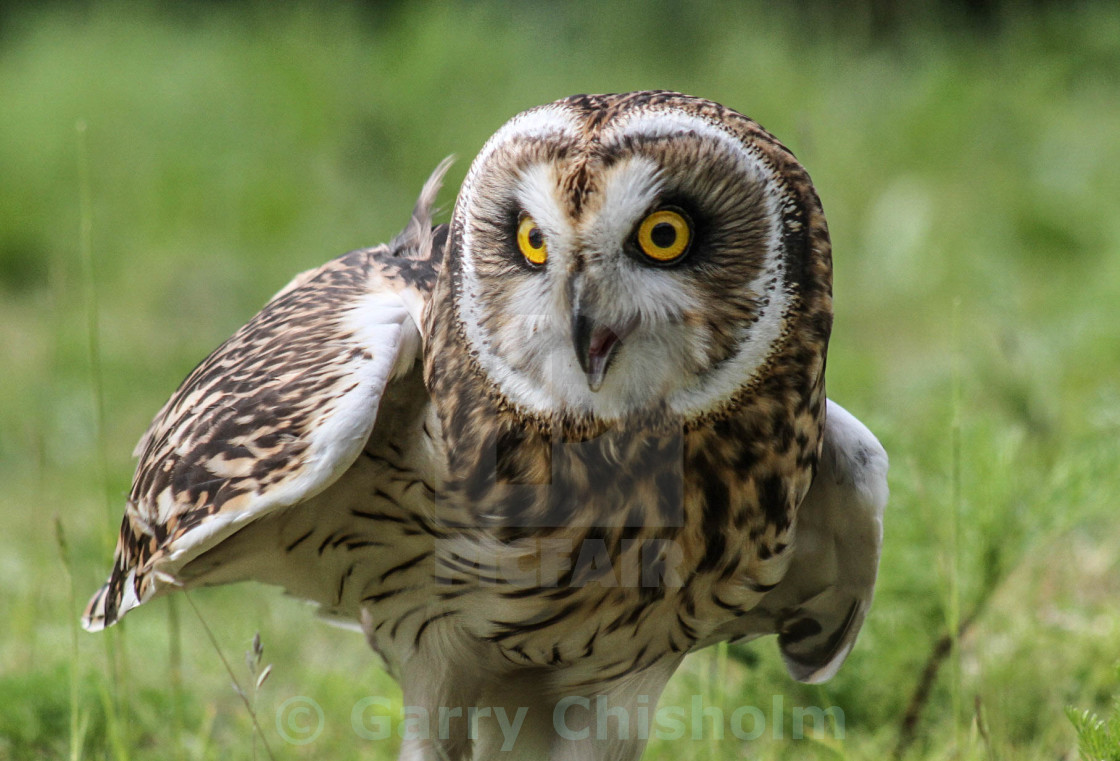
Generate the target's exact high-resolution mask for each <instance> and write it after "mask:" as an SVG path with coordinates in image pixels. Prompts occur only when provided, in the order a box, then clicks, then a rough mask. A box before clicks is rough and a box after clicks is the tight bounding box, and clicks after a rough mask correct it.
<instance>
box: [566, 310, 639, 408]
mask: <svg viewBox="0 0 1120 761" xmlns="http://www.w3.org/2000/svg"><path fill="white" fill-rule="evenodd" d="M632 329H633V326H632V325H628V326H624V327H622V328H611V327H610V326H607V325H604V324H603V323H601V322H596V321H595V320H593V319H591V318H590V317H588V316H586V315H584V314H580V313H579V312H578V311H577V312H576V313H575V314H574V315H572V346H573V347H574V348H575V350H576V359H578V360H579V366H580V368H582V369H583V372H584V373H585V374H586V375H587V386H588V388H590V389H591V390H592V391H598V390H599V389H600V388H602V387H603V379H604V378H606V376H607V371H608V370H609V369H610V366H611V360H612V359H614V357H615V355H616V354H617V351H616V350H617V349H618V346H619V344H621V343H622V341H623V339H625V338H626V336H627V335H629V334H630V331H631V330H632Z"/></svg>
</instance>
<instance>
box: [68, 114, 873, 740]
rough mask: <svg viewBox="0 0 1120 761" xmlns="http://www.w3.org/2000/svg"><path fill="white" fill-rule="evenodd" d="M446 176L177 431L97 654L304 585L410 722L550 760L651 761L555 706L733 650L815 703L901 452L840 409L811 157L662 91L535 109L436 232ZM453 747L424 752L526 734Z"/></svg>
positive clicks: (151, 449)
mask: <svg viewBox="0 0 1120 761" xmlns="http://www.w3.org/2000/svg"><path fill="white" fill-rule="evenodd" d="M445 168H446V166H445V165H443V166H441V167H440V168H439V169H438V170H437V171H436V173H435V174H434V175H433V177H432V179H431V180H429V182H428V184H427V185H426V186H425V189H424V191H423V193H422V194H421V198H420V201H419V203H418V204H417V208H416V211H415V213H414V215H413V219H412V221H411V222H410V224H409V226H408V228H407V229H406V231H405V232H404V233H402V234H401V235H400V236H398V237H397V238H396V239H395V240H394V241H393V242H392V243H391V244H389V245H388V246H381V247H379V248H375V249H368V250H362V251H355V252H351V253H349V254H346V255H344V256H342V257H340V258H338V259H336V260H334V261H332V262H329V263H328V264H326V265H324V266H323V267H321V268H319V269H318V270H314V271H312V272H309V273H304V274H303V275H301V276H299V277H297V278H296V280H295V281H293V282H292V284H290V285H289V286H288V287H287V288H285V289H284V290H283V291H281V292H280V293H279V294H277V296H276V297H274V298H273V299H272V301H270V302H269V303H268V304H267V305H266V306H265V308H264V309H263V310H262V311H261V313H259V314H258V315H257V316H256V317H254V318H253V320H252V321H250V322H249V323H248V324H247V325H246V326H245V327H244V328H242V329H241V330H240V331H238V332H237V333H236V334H235V335H234V336H233V337H232V338H231V339H230V340H229V341H227V342H226V343H225V344H223V345H222V346H221V347H220V348H219V349H218V350H217V351H215V353H214V354H212V355H211V356H210V357H209V358H208V359H207V360H206V361H204V362H203V363H202V364H201V365H199V367H198V368H196V369H195V371H194V372H193V373H192V374H191V375H190V376H189V377H188V378H187V380H186V381H185V382H184V383H183V385H182V386H181V387H180V388H179V390H178V391H177V392H176V393H175V395H174V396H173V397H172V399H171V401H169V402H168V404H167V405H166V406H165V407H164V409H163V410H162V411H161V412H160V413H159V415H157V417H156V420H155V421H154V422H153V424H152V427H151V429H150V430H149V431H148V433H147V434H146V435H145V437H144V438H143V440H142V441H141V443H140V445H139V446H138V448H137V453H138V454H139V456H140V464H139V466H138V468H137V473H136V478H135V481H134V485H133V489H132V492H131V494H130V498H129V504H128V508H127V511H126V514H125V519H124V522H123V524H122V528H121V539H120V543H119V546H118V551H117V564H116V566H115V568H114V570H113V574H112V575H111V577H110V579H109V582H108V583H107V584H106V586H105V587H103V588H102V590H101V591H100V592H99V593H98V594H97V595H95V597H94V599H93V600H92V601H91V603H90V607H89V609H88V610H87V614H86V619H85V623H86V626H87V628H90V629H99V628H102V627H103V626H106V625H109V624H112V623H113V622H114V621H116V620H117V619H118V618H119V617H120V615H122V614H123V613H124V612H126V611H127V610H128V609H130V608H131V607H135V606H136V605H138V604H140V603H141V602H144V601H146V600H147V599H149V598H151V597H152V596H154V595H156V594H159V593H160V592H162V591H164V590H166V589H170V588H173V587H175V586H180V585H187V586H190V585H198V584H214V583H224V582H229V581H236V580H241V579H256V580H259V581H264V582H267V583H273V584H279V585H282V586H284V587H285V588H286V589H287V590H288V591H289V592H291V593H292V594H296V595H299V596H301V597H305V598H307V599H310V600H313V601H315V602H317V603H319V604H320V606H321V607H322V608H323V610H324V611H325V612H327V613H329V614H331V615H334V616H339V617H343V618H348V619H351V620H355V619H356V620H358V621H360V623H361V626H362V628H363V630H364V631H365V633H366V636H367V639H368V640H369V642H370V644H371V646H372V647H373V648H374V649H375V650H376V651H377V652H378V653H380V654H381V655H382V656H383V657H384V659H385V660H386V662H387V663H388V665H389V667H390V668H391V669H392V671H393V673H394V674H395V675H396V676H397V677H398V679H399V680H400V681H401V683H402V687H403V689H404V693H405V695H404V698H405V703H406V704H407V705H418V706H424V707H427V708H428V709H429V710H430V711H431V712H432V714H433V715H435V714H436V713H437V711H438V710H439V709H440V708H441V707H443V708H445V709H454V708H456V707H459V708H461V707H465V706H507V707H509V709H510V711H511V713H510V715H513V714H514V712H515V711H516V709H517V708H518V707H525V708H527V709H528V711H527V718H526V720H525V729H524V730H523V731H522V732H521V736H520V737H519V738H518V740H517V744H516V747H515V749H514V755H512V756H510V757H517V758H526V759H528V758H545V757H549V758H557V759H560V758H564V759H633V758H637V757H638V755H640V753H641V750H642V747H643V742H642V741H639V740H635V739H631V738H630V737H623V736H621V733H618V732H615V733H614V734H613V735H611V736H597V733H595V732H592V733H591V736H590V737H587V738H583V739H573V738H572V737H569V736H568V735H566V734H564V733H559V732H557V729H556V726H555V725H554V723H553V720H554V713H553V712H554V709H555V708H556V706H557V705H558V704H561V705H562V701H563V700H564V699H565V698H569V697H572V696H595V695H603V696H607V697H609V698H610V700H611V705H612V706H619V707H623V708H624V709H634V708H636V707H637V706H638V705H639V704H642V705H646V704H648V702H646V703H643V702H642V701H651V700H652V701H656V698H657V696H658V695H659V693H660V691H661V689H662V688H663V687H664V684H665V682H666V681H667V680H668V678H669V677H670V676H671V675H672V673H673V671H674V670H675V669H676V667H677V666H678V665H679V663H680V661H681V659H682V658H683V657H684V656H685V655H686V654H687V653H689V652H691V651H694V650H696V649H698V648H700V647H703V646H706V645H708V644H711V643H714V642H718V641H721V640H726V639H744V638H751V637H756V636H761V635H764V634H770V633H774V634H777V635H778V643H779V646H780V647H781V649H782V652H783V656H784V657H785V659H786V663H787V665H788V666H789V670H790V673H791V674H792V675H793V676H794V677H796V678H798V679H801V680H804V681H819V680H822V679H826V678H828V677H830V676H831V675H832V674H833V673H834V672H835V670H836V669H837V668H838V667H839V665H840V663H841V662H842V661H843V660H844V658H845V657H846V656H847V653H848V652H849V650H850V649H851V646H852V644H853V643H854V641H855V637H856V634H857V633H858V631H859V628H860V625H861V624H862V622H863V618H864V616H865V615H866V612H867V609H868V607H869V605H870V601H871V594H872V590H873V588H874V581H875V572H876V568H877V565H878V553H879V543H880V539H881V513H882V509H883V505H884V504H885V501H886V455H885V454H884V452H883V450H882V448H881V447H880V446H879V444H878V442H877V441H876V440H875V437H874V436H872V435H871V434H870V433H869V432H868V431H867V429H866V428H864V427H863V426H862V425H861V424H860V423H859V422H858V421H856V420H855V419H854V418H853V417H851V416H850V415H848V414H847V413H846V412H845V411H843V410H842V409H840V408H839V407H837V406H836V405H834V404H833V403H831V402H829V401H828V400H827V399H826V397H825V384H824V367H825V355H826V351H827V344H828V337H829V331H830V327H831V321H832V295H831V247H830V243H829V238H828V231H827V226H826V223H825V220H824V215H823V212H822V210H821V206H820V202H819V200H818V199H817V196H816V193H815V192H814V190H813V187H812V184H811V182H810V180H809V177H808V175H807V174H806V173H805V171H804V170H803V169H802V168H801V166H800V164H798V163H797V161H796V159H794V157H793V155H792V154H791V153H790V152H789V151H788V150H786V149H785V148H784V147H783V146H782V145H781V144H780V143H779V142H777V140H775V139H774V138H773V137H772V136H771V135H769V134H768V133H767V132H765V131H764V130H763V129H762V128H761V127H759V126H758V125H757V124H756V123H754V122H753V121H751V120H750V119H747V118H746V117H744V116H742V115H740V114H738V113H736V112H734V111H732V110H730V109H727V108H724V107H723V106H720V105H718V104H715V103H712V102H710V101H704V100H701V99H697V98H691V97H688V96H684V95H680V94H676V93H667V92H640V93H628V94H624V95H603V96H573V97H572V98H568V99H566V100H563V101H558V102H557V103H554V104H549V105H546V106H541V107H539V108H536V109H531V110H529V111H527V112H525V113H523V114H520V115H518V116H517V117H515V118H514V119H513V120H511V121H510V122H509V123H508V124H506V125H505V126H504V127H503V128H502V129H501V130H499V132H498V133H496V134H495V136H494V137H493V138H491V140H490V141H489V142H487V144H486V146H485V147H484V148H483V149H482V151H481V152H480V154H479V156H478V157H477V158H476V159H475V161H474V163H473V164H472V167H471V169H470V171H469V172H468V175H467V177H466V179H465V181H464V183H463V187H462V189H461V191H460V193H459V197H458V200H457V202H456V206H455V211H454V213H453V216H452V220H451V223H450V226H445V225H441V226H438V227H435V228H433V227H432V226H431V221H430V213H431V212H430V209H431V204H432V201H433V198H434V195H435V192H436V189H437V188H438V184H439V181H440V178H441V177H442V174H443V171H444V169H445ZM593 718H594V717H593V716H590V715H582V716H581V715H580V714H579V712H578V711H575V712H572V713H571V714H570V715H569V714H565V722H566V727H568V728H570V729H574V730H575V731H576V732H577V733H578V730H579V729H580V728H581V727H589V728H590V726H591V725H592V724H593ZM449 729H450V731H449V733H448V736H447V737H444V738H429V739H407V738H406V740H405V742H404V745H403V747H402V751H401V757H402V758H407V759H415V758H429V757H431V758H435V757H437V755H436V754H439V757H447V758H472V757H473V758H479V759H481V758H489V757H491V756H492V755H493V754H494V753H495V752H497V751H496V749H497V746H498V745H499V744H500V743H501V742H502V741H503V737H502V736H501V735H499V734H497V733H496V731H495V730H493V729H491V730H489V731H488V730H487V729H486V728H485V727H482V728H481V729H482V734H481V735H480V736H478V737H477V738H472V737H470V736H469V734H470V733H469V732H468V730H467V727H466V725H465V723H464V722H463V721H461V720H452V721H451V723H450V725H449ZM608 734H610V733H608Z"/></svg>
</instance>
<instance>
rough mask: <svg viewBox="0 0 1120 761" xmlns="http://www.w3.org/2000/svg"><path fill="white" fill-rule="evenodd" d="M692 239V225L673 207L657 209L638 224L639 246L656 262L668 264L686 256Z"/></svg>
mask: <svg viewBox="0 0 1120 761" xmlns="http://www.w3.org/2000/svg"><path fill="white" fill-rule="evenodd" d="M691 240H692V227H691V226H689V224H688V220H687V219H685V217H684V215H683V214H681V213H680V212H678V211H673V210H672V209H661V210H660V211H655V212H654V213H653V214H650V215H649V216H648V217H646V218H645V219H643V220H642V224H641V225H639V226H638V247H639V248H641V249H642V253H643V254H645V255H646V256H648V257H649V258H650V259H653V260H654V261H656V262H660V263H662V264H667V263H669V262H673V261H676V260H677V259H679V258H681V257H682V256H684V252H685V251H687V250H688V244H689V242H690V241H691Z"/></svg>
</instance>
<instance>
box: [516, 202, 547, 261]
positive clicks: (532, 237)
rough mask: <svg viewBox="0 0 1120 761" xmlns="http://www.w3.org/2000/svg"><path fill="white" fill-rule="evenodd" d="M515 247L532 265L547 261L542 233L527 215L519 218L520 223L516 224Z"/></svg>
mask: <svg viewBox="0 0 1120 761" xmlns="http://www.w3.org/2000/svg"><path fill="white" fill-rule="evenodd" d="M517 247H518V248H519V249H521V255H522V256H524V257H525V258H526V259H528V260H529V261H530V262H532V263H533V264H544V263H545V262H546V261H548V246H546V245H545V242H544V233H543V232H541V228H539V227H537V223H536V222H534V221H533V218H532V217H530V216H529V215H528V214H526V215H524V216H523V217H521V221H520V222H518V223H517Z"/></svg>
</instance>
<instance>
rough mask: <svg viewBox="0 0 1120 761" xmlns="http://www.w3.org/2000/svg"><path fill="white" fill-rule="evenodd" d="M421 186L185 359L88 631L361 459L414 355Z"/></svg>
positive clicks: (440, 236) (139, 472) (142, 466)
mask: <svg viewBox="0 0 1120 761" xmlns="http://www.w3.org/2000/svg"><path fill="white" fill-rule="evenodd" d="M448 165H449V161H444V162H443V163H441V164H440V165H439V167H437V168H436V170H435V172H433V174H432V176H431V178H430V179H429V180H428V182H427V183H426V184H425V185H424V189H423V190H422V192H421V194H420V198H419V200H418V202H417V204H416V208H415V210H414V211H413V215H412V219H411V221H410V222H409V225H408V226H407V227H406V228H405V230H404V231H403V232H402V233H401V234H400V235H398V236H397V237H396V238H394V239H393V241H392V242H391V243H390V244H389V245H383V246H379V247H376V248H372V249H363V250H358V251H351V252H350V253H348V254H345V255H343V256H341V257H338V258H337V259H334V260H332V261H330V262H328V263H327V264H325V265H323V266H322V267H319V268H318V269H315V270H310V271H308V272H304V273H302V274H300V275H298V276H297V277H296V278H294V279H293V280H292V282H291V283H289V284H288V285H287V286H286V287H284V288H283V289H282V290H281V291H280V292H279V293H277V294H276V295H275V296H274V297H273V298H272V299H271V300H270V301H269V302H268V303H267V304H266V305H265V306H264V308H263V309H262V310H261V311H260V312H259V313H257V315H256V316H254V317H253V318H252V320H250V321H249V322H248V323H247V324H246V325H245V326H244V327H242V328H241V329H240V330H238V331H237V332H236V333H235V334H234V335H233V336H232V337H231V338H230V339H229V340H227V341H226V342H225V343H223V344H222V345H221V346H220V347H219V348H218V349H216V350H215V351H214V352H213V353H212V354H211V355H210V356H209V357H207V358H206V359H205V360H203V362H202V363H200V364H199V365H198V367H196V368H195V369H194V371H193V372H191V374H190V375H189V376H188V377H187V379H186V380H185V381H183V383H182V385H180V387H179V389H178V390H177V391H176V392H175V393H174V394H173V395H172V397H171V399H170V400H169V401H168V402H167V403H166V404H165V405H164V407H163V408H162V409H161V410H160V412H159V413H158V414H157V415H156V418H155V420H154V421H153V422H152V424H151V426H150V427H149V429H148V431H147V432H146V433H145V434H144V436H143V437H142V438H141V440H140V443H139V444H138V445H137V450H136V452H137V454H138V456H139V463H138V465H137V468H136V473H135V476H134V478H133V485H132V490H131V492H130V494H129V499H128V504H127V507H126V510H125V516H124V520H123V521H122V524H121V532H120V538H119V540H118V544H117V552H116V559H115V564H114V567H113V571H112V573H111V575H110V577H109V580H108V581H107V582H106V584H105V585H104V586H103V587H102V588H101V589H100V590H99V591H98V592H97V593H96V594H95V595H94V596H93V598H92V599H91V600H90V603H89V605H88V606H87V608H86V611H85V614H84V616H83V621H82V623H83V626H85V628H86V629H88V630H90V631H96V630H99V629H102V628H104V627H106V626H109V625H111V624H113V623H114V622H116V621H117V620H118V619H119V618H120V617H121V616H122V615H124V613H125V612H127V611H128V610H129V609H130V608H133V607H135V606H137V605H140V604H142V603H143V602H146V601H147V600H149V599H151V598H152V597H153V596H154V595H156V594H159V593H160V592H161V591H164V590H165V589H168V588H171V587H174V586H176V584H177V580H176V571H178V570H179V569H181V568H182V567H183V566H184V565H185V564H187V563H189V562H190V561H191V560H192V559H193V558H196V557H198V556H199V555H201V554H203V553H205V552H207V551H209V550H211V549H213V548H214V547H215V546H216V545H217V544H219V543H221V542H222V541H223V540H224V539H226V538H227V537H229V536H231V535H232V534H233V533H235V532H236V531H238V530H239V529H240V528H242V527H244V526H245V525H247V524H248V523H250V522H252V521H255V520H258V519H260V518H261V517H262V516H264V515H266V514H269V513H272V512H275V511H276V510H278V509H281V508H285V507H288V506H291V505H294V504H297V503H300V502H303V501H305V500H308V499H311V498H312V497H314V496H315V495H316V494H318V493H320V492H322V491H323V490H324V489H326V488H327V487H328V486H330V485H331V484H332V483H333V482H334V481H335V480H337V479H338V478H339V476H340V475H341V474H342V473H343V472H345V471H346V470H347V469H348V468H349V467H350V466H351V465H352V464H353V462H354V460H355V459H356V458H357V457H358V455H359V454H360V452H361V451H362V447H363V446H364V445H365V442H366V440H367V439H368V438H369V435H370V432H371V431H372V429H373V426H374V423H375V422H376V420H377V417H378V413H379V407H380V404H381V400H382V397H383V396H384V394H385V392H386V389H387V387H388V386H389V385H390V384H391V383H393V382H394V380H396V379H398V378H401V377H403V376H404V375H405V374H406V373H408V371H409V370H411V369H412V367H413V365H414V364H415V363H416V360H417V359H418V358H419V357H420V351H421V343H422V341H421V334H420V329H421V328H420V326H421V325H422V321H421V313H422V311H423V309H424V306H425V305H426V303H427V300H428V295H429V294H430V293H431V289H432V287H433V285H434V282H435V277H436V274H437V271H438V267H439V264H440V259H441V255H442V246H443V242H444V240H445V236H446V227H445V226H440V227H439V228H435V229H433V228H432V225H431V213H432V212H431V208H432V202H433V201H434V198H435V194H436V192H437V191H438V189H439V185H440V181H441V180H442V177H443V174H444V172H445V171H446V169H447V167H448Z"/></svg>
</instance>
